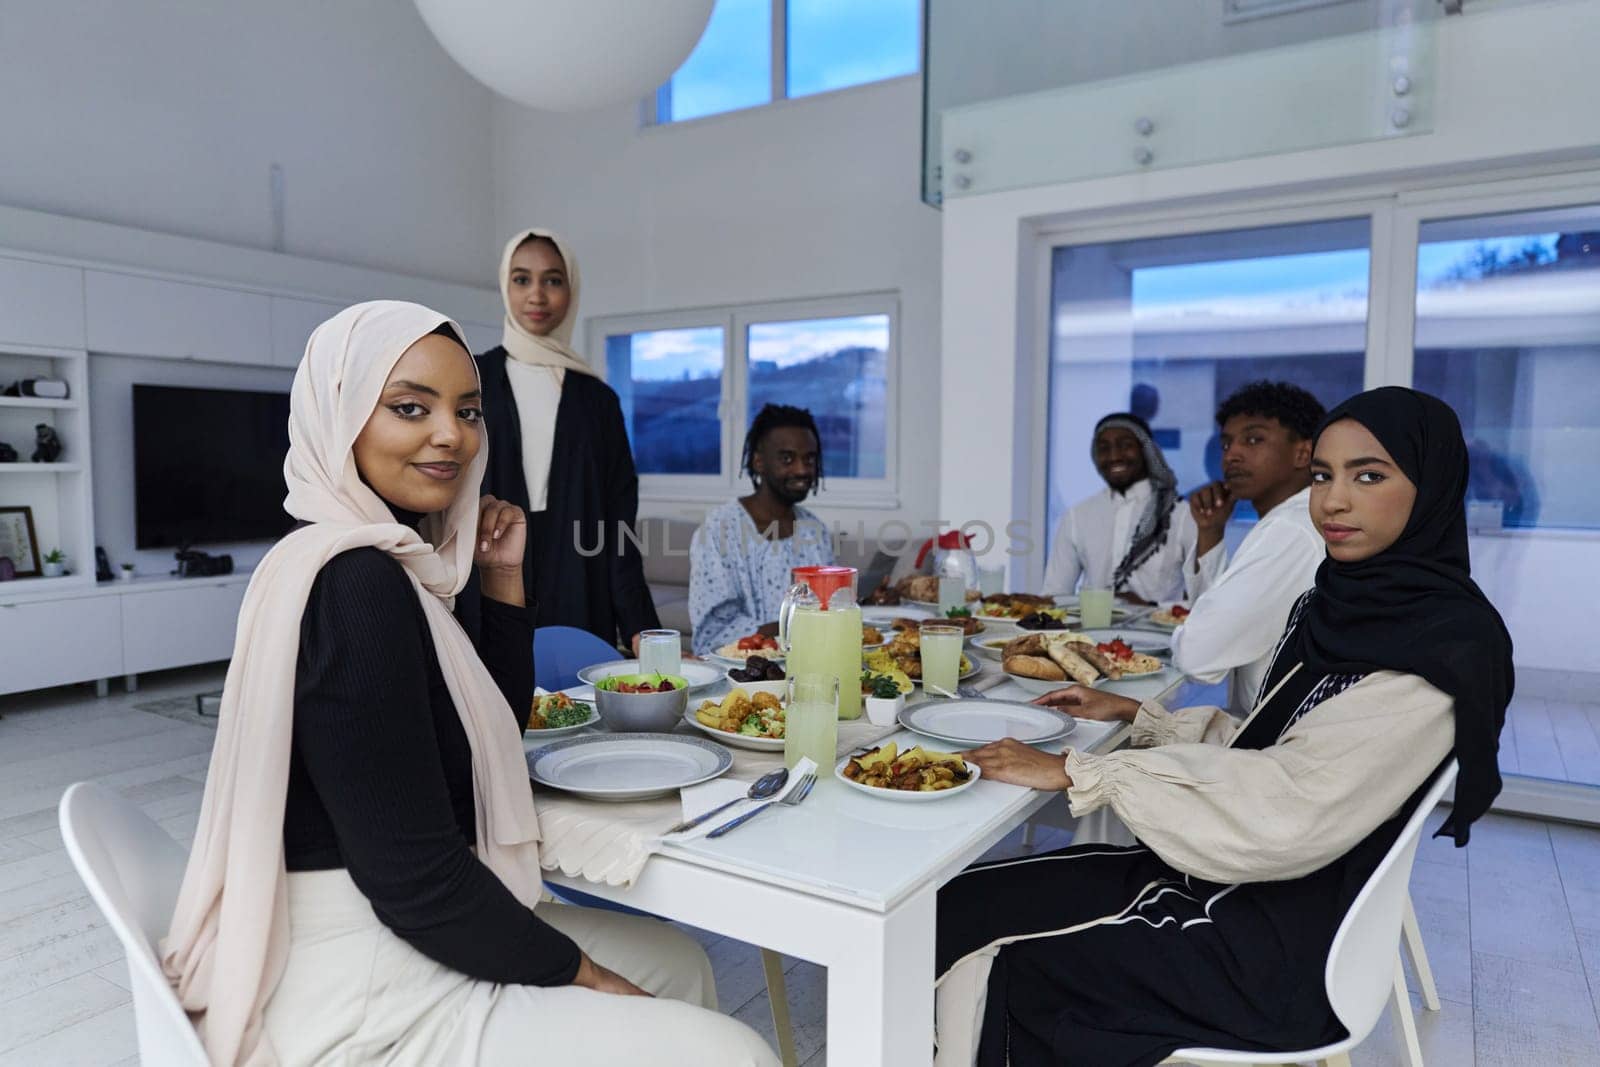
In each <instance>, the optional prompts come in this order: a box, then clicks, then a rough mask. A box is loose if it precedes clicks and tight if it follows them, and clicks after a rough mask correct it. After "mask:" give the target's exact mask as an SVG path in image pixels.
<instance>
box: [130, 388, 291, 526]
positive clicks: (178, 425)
mask: <svg viewBox="0 0 1600 1067" xmlns="http://www.w3.org/2000/svg"><path fill="white" fill-rule="evenodd" d="M288 450H289V397H288V394H286V393H258V392H244V391H240V390H234V389H185V388H176V387H173V386H166V385H135V386H134V387H133V484H134V512H135V518H136V522H135V525H136V527H137V533H136V540H137V542H138V546H139V547H140V548H176V547H178V546H180V545H207V544H224V543H228V542H234V541H259V540H270V539H273V538H276V537H279V536H281V535H283V534H285V533H287V532H288V531H289V529H290V527H291V526H293V525H294V521H293V520H292V519H290V517H289V515H288V513H287V512H285V511H284V510H283V497H284V492H285V489H284V483H283V457H284V454H285V453H286V452H288Z"/></svg>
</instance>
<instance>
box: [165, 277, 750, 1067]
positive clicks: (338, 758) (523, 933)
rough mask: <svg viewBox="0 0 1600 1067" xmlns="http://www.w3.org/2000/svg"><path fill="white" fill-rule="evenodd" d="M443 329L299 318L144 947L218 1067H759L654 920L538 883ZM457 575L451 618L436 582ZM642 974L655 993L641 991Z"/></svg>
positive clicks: (519, 579) (431, 320)
mask: <svg viewBox="0 0 1600 1067" xmlns="http://www.w3.org/2000/svg"><path fill="white" fill-rule="evenodd" d="M482 419H483V413H482V407H481V398H480V393H479V384H478V379H477V374H476V371H475V369H474V364H473V361H472V358H471V356H470V355H468V353H467V350H466V348H465V347H464V346H463V344H462V342H461V331H460V328H459V327H458V326H457V325H456V324H455V323H453V322H450V321H449V320H448V319H446V318H445V317H444V316H442V315H440V314H438V313H437V312H433V311H429V310H428V309H427V308H424V307H420V306H418V305H416V304H405V303H398V302H391V301H380V302H374V303H368V304H359V305H357V306H355V307H351V308H347V309H346V310H344V311H342V312H340V313H339V314H338V315H335V316H334V317H333V318H332V319H330V320H328V321H327V322H325V323H323V324H322V325H321V326H319V327H318V328H317V330H316V332H315V333H313V334H312V336H311V341H310V343H309V345H308V346H307V348H306V355H305V358H304V360H302V362H301V364H300V367H299V370H298V372H297V373H296V375H295V381H294V387H293V391H292V393H291V398H290V416H289V440H290V446H289V454H288V457H287V458H286V460H285V462H284V479H285V481H286V483H287V485H288V490H289V492H288V497H287V499H286V500H285V502H284V507H285V509H286V510H287V511H288V512H289V513H290V514H291V515H292V516H294V517H295V518H296V519H298V520H300V523H301V525H300V526H299V527H297V528H296V529H295V530H294V531H293V532H292V533H290V534H289V535H288V536H286V537H285V538H284V539H283V540H282V541H280V542H279V543H278V544H277V545H275V546H274V547H273V548H272V550H271V551H270V552H268V553H267V555H266V557H265V558H264V559H263V560H262V562H261V564H260V566H259V567H258V568H257V570H256V572H255V574H254V575H253V576H252V579H251V582H250V588H249V591H248V593H247V594H246V596H245V602H244V606H243V608H242V609H241V611H240V615H239V628H238V637H237V639H236V641H235V645H234V653H233V658H232V661H231V662H230V664H229V667H228V677H227V682H226V687H225V690H224V695H223V700H222V709H221V713H220V718H219V722H218V729H217V740H216V745H215V748H214V749H213V752H212V757H211V767H210V771H209V773H208V776H207V781H206V792H205V800H204V804H203V806H202V808H201V812H200V824H199V828H198V830H197V832H196V836H195V843H194V848H193V851H192V853H191V855H190V857H189V865H188V869H187V871H186V873H185V876H184V881H183V886H182V889H181V891H180V893H179V897H178V903H177V907H176V910H175V913H174V915H173V919H172V926H171V930H170V932H169V934H168V937H167V938H166V940H165V942H164V943H163V946H162V949H163V963H164V965H165V967H166V969H167V973H168V975H169V976H170V977H171V979H172V980H173V982H174V985H175V986H176V988H177V990H178V994H179V997H180V999H181V1000H182V1002H183V1005H184V1007H185V1009H186V1010H187V1011H188V1012H189V1013H190V1015H191V1017H192V1018H193V1019H194V1020H195V1023H196V1025H197V1026H198V1028H199V1030H200V1035H201V1038H202V1040H203V1041H204V1043H205V1046H206V1051H207V1053H208V1055H209V1056H210V1058H211V1060H212V1062H213V1063H218V1064H278V1063H282V1064H310V1063H331V1062H337V1063H368V1062H373V1063H377V1062H382V1063H385V1064H418V1065H421V1064H438V1063H452V1064H455V1063H462V1064H467V1063H472V1064H499V1063H527V1062H535V1061H538V1060H548V1061H549V1062H561V1063H567V1064H577V1063H592V1064H610V1063H623V1062H626V1063H630V1064H649V1063H660V1064H669V1063H671V1064H677V1063H686V1062H717V1063H740V1064H769V1063H775V1062H776V1061H775V1059H774V1058H773V1057H772V1053H771V1051H770V1050H769V1049H768V1048H767V1047H766V1045H765V1044H764V1043H762V1041H761V1040H760V1038H759V1037H757V1036H756V1035H755V1034H754V1032H753V1031H750V1030H749V1029H748V1028H747V1027H744V1026H743V1025H741V1024H739V1023H736V1022H734V1021H733V1020H731V1019H728V1018H726V1017H724V1016H721V1015H717V1014H716V1013H715V1012H714V1011H711V1010H707V1009H709V1008H714V1007H715V1001H716V994H715V989H714V986H713V982H712V975H711V969H710V965H709V963H708V961H707V960H706V957H705V953H704V952H703V951H702V950H701V949H700V948H699V946H698V945H697V944H696V943H695V942H694V941H693V940H692V939H690V938H688V937H687V936H685V935H683V934H681V933H679V932H678V931H676V930H675V929H673V928H672V927H670V926H668V925H666V924H665V923H660V922H655V921H653V920H649V919H637V918H633V917H629V916H624V915H618V914H616V913H612V912H594V911H588V910H585V909H581V908H572V907H568V906H564V905H560V904H554V903H549V902H541V896H542V894H541V884H540V876H539V851H538V848H539V846H538V842H539V822H538V817H537V815H536V814H535V812H534V805H533V796H532V792H531V790H530V788H529V785H528V777H527V769H526V766H525V765H524V761H523V756H522V745H521V737H520V732H521V728H522V725H523V723H524V722H525V721H526V718H527V715H528V709H529V706H530V699H531V693H532V664H531V656H530V649H531V647H532V644H531V624H530V621H529V618H528V610H527V605H526V603H525V601H524V582H523V575H522V565H523V554H524V547H525V546H524V523H525V518H524V515H523V513H522V511H521V509H520V508H517V507H515V506H513V505H510V504H506V503H504V502H503V501H500V500H497V499H495V498H494V497H490V496H485V497H482V498H480V497H479V495H478V489H479V484H480V482H481V480H482V476H483V470H484V466H485V462H486V451H487V450H486V447H485V434H484V427H483V423H482ZM469 581H470V582H472V583H475V584H478V585H480V586H481V593H482V598H483V612H482V617H481V619H480V620H478V624H477V625H476V626H475V627H474V629H475V631H476V632H470V633H469V632H468V630H467V629H465V628H464V627H463V626H462V625H461V623H459V622H458V621H457V619H456V617H455V616H454V614H453V608H454V605H455V598H456V597H457V595H458V594H460V593H461V592H462V590H463V589H464V588H465V587H466V586H467V585H468V583H469ZM656 995H659V997H660V999H656Z"/></svg>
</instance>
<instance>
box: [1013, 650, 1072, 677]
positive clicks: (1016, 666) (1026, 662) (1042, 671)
mask: <svg viewBox="0 0 1600 1067" xmlns="http://www.w3.org/2000/svg"><path fill="white" fill-rule="evenodd" d="M1003 666H1004V667H1005V670H1006V673H1007V674H1016V675H1020V676H1021V677H1023V678H1037V679H1039V680H1040V681H1044V682H1064V681H1066V680H1067V674H1066V672H1065V671H1063V670H1062V669H1061V668H1060V667H1058V666H1056V664H1055V662H1054V661H1053V660H1049V659H1046V658H1045V657H1044V656H1007V657H1006V659H1005V662H1004V664H1003Z"/></svg>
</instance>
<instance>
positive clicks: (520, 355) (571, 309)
mask: <svg viewBox="0 0 1600 1067" xmlns="http://www.w3.org/2000/svg"><path fill="white" fill-rule="evenodd" d="M530 237H542V238H544V239H545V240H546V241H549V242H550V243H551V244H553V245H555V246H556V251H557V252H559V253H560V254H561V258H562V260H564V261H565V263H566V266H567V293H568V294H569V295H568V298H567V313H566V315H565V317H563V318H562V320H561V322H560V323H559V324H558V325H557V326H556V328H555V329H553V330H551V331H550V333H549V334H547V335H546V336H544V337H540V336H539V335H538V334H536V333H533V332H532V331H530V330H528V329H526V328H525V327H524V326H523V325H522V323H520V322H518V321H517V316H516V314H515V313H514V312H513V311H512V310H511V257H512V256H513V255H514V254H515V253H516V251H517V249H518V247H520V246H521V244H522V242H524V241H526V240H527V239H528V238H530ZM500 301H501V303H503V304H504V305H505V308H506V322H505V327H504V328H503V329H502V330H501V331H500V343H501V344H502V345H504V346H505V349H506V352H507V353H508V354H509V355H510V356H511V358H512V359H514V360H516V361H517V362H518V363H526V364H529V365H531V366H537V367H559V368H561V369H562V370H569V371H576V372H577V373H579V374H588V375H591V376H595V374H594V368H593V367H591V366H589V361H588V360H586V359H584V358H583V357H582V356H581V355H579V354H578V352H577V351H576V350H575V349H574V348H573V347H572V327H573V325H574V324H575V323H576V322H577V321H578V260H577V258H576V257H575V256H573V254H572V249H570V248H568V247H567V245H566V243H565V242H564V241H562V240H561V238H560V237H559V236H558V235H556V234H555V233H554V232H552V231H550V230H539V229H533V230H523V231H521V232H520V233H517V234H514V235H513V236H512V238H511V240H509V241H507V242H506V248H505V251H504V252H502V253H501V254H500Z"/></svg>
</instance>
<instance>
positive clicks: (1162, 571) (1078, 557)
mask: <svg viewBox="0 0 1600 1067" xmlns="http://www.w3.org/2000/svg"><path fill="white" fill-rule="evenodd" d="M1090 455H1091V457H1092V458H1093V459H1094V465H1095V469H1096V470H1098V471H1099V472H1100V477H1102V478H1104V479H1105V480H1106V488H1105V491H1104V492H1099V493H1096V494H1094V495H1093V496H1091V497H1089V498H1088V499H1086V500H1081V501H1079V502H1078V503H1077V504H1075V505H1073V507H1072V509H1071V510H1070V511H1068V512H1067V513H1066V514H1065V515H1063V516H1062V517H1061V522H1060V524H1059V525H1057V527H1056V535H1055V540H1054V541H1053V542H1052V543H1051V545H1050V560H1049V563H1048V565H1047V566H1046V568H1045V572H1044V589H1043V590H1042V592H1043V593H1044V594H1045V595H1046V596H1054V595H1056V594H1059V593H1075V592H1077V589H1078V580H1079V579H1080V578H1081V579H1082V580H1083V584H1084V585H1085V586H1086V587H1088V588H1091V589H1112V590H1115V592H1116V593H1117V595H1118V596H1120V597H1121V598H1122V599H1124V600H1129V601H1132V602H1134V603H1138V604H1155V603H1162V602H1165V601H1173V600H1179V599H1182V598H1183V595H1184V581H1183V560H1184V557H1185V556H1186V555H1187V554H1188V553H1189V552H1191V551H1192V550H1193V549H1194V545H1195V525H1194V519H1193V517H1192V516H1191V515H1190V513H1189V509H1188V508H1180V507H1177V506H1176V505H1177V502H1178V488H1177V479H1176V478H1174V477H1173V474H1172V468H1171V467H1168V466H1167V460H1166V457H1165V456H1163V455H1162V454H1161V448H1160V446H1159V445H1157V444H1156V443H1155V441H1154V440H1153V439H1152V438H1151V436H1150V427H1149V426H1147V425H1145V421H1144V420H1143V419H1141V418H1140V417H1139V416H1137V415H1130V414H1126V413H1119V414H1116V415H1107V416H1106V417H1105V418H1103V419H1101V420H1100V421H1099V422H1098V423H1096V424H1095V428H1094V443H1093V444H1092V445H1091V446H1090Z"/></svg>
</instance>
